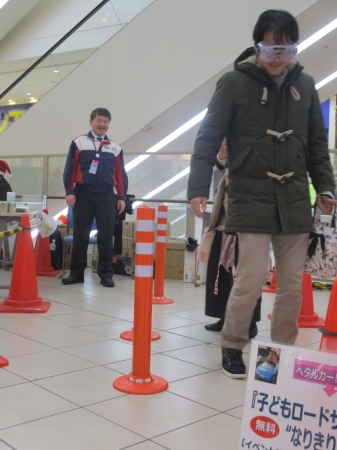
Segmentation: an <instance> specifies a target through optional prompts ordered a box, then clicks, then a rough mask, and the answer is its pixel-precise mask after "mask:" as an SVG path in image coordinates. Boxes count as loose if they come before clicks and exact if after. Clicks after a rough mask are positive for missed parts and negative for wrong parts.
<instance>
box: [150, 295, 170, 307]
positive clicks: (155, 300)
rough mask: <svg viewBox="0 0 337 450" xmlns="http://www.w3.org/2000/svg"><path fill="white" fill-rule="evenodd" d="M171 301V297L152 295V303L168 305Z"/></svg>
mask: <svg viewBox="0 0 337 450" xmlns="http://www.w3.org/2000/svg"><path fill="white" fill-rule="evenodd" d="M171 303H174V302H173V300H172V299H171V298H167V297H152V304H153V305H169V304H171Z"/></svg>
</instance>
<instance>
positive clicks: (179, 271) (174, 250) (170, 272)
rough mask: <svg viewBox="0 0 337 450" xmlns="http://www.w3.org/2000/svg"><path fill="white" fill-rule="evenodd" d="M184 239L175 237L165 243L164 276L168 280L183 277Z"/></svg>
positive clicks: (181, 278)
mask: <svg viewBox="0 0 337 450" xmlns="http://www.w3.org/2000/svg"><path fill="white" fill-rule="evenodd" d="M185 245H186V244H185V241H184V240H181V239H177V240H175V241H173V240H170V241H168V242H167V243H166V265H165V278H166V279H169V280H183V279H184V257H185Z"/></svg>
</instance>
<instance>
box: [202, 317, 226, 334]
mask: <svg viewBox="0 0 337 450" xmlns="http://www.w3.org/2000/svg"><path fill="white" fill-rule="evenodd" d="M223 324H224V321H223V320H222V319H220V320H219V321H218V322H215V323H208V324H207V325H205V328H206V330H208V331H221V330H222V327H223Z"/></svg>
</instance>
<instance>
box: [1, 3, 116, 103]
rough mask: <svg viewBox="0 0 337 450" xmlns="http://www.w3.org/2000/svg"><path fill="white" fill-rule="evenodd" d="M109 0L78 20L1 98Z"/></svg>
mask: <svg viewBox="0 0 337 450" xmlns="http://www.w3.org/2000/svg"><path fill="white" fill-rule="evenodd" d="M108 2H109V0H103V1H102V2H101V3H100V4H99V5H97V6H96V8H94V9H93V10H92V11H91V12H90V13H89V14H87V15H86V16H85V17H84V18H83V19H82V20H81V21H80V22H78V24H77V25H75V26H74V27H73V28H72V29H71V30H70V31H68V33H67V34H65V35H64V36H63V37H62V38H61V39H60V40H59V41H57V42H56V44H55V45H53V46H52V47H51V48H50V49H49V50H48V51H47V52H46V53H45V54H44V55H42V56H41V57H40V58H39V59H38V60H37V61H35V63H34V64H32V65H31V66H30V67H29V68H28V69H27V70H26V71H25V72H24V73H23V74H22V75H20V76H19V78H17V79H16V80H15V81H14V82H13V83H12V84H11V85H10V86H8V88H7V89H5V90H4V91H3V93H2V94H0V100H1V99H2V98H3V97H4V96H5V95H6V94H8V92H10V91H11V90H12V89H13V88H14V87H15V86H16V85H17V84H19V83H20V81H21V80H23V79H24V78H25V77H26V76H27V75H28V74H30V72H31V71H32V70H34V69H35V67H36V66H38V65H39V64H40V63H41V62H42V61H44V60H45V59H46V58H47V57H48V56H49V55H50V54H51V53H53V51H54V50H56V49H57V47H59V46H60V45H61V44H63V42H64V41H66V40H67V39H68V37H70V36H71V35H72V34H74V33H75V31H76V30H78V28H80V27H81V26H82V25H83V24H84V23H85V22H86V21H87V20H89V19H90V17H92V16H93V15H94V14H96V13H97V11H99V10H100V9H101V8H102V7H103V6H104V5H105V4H106V3H108Z"/></svg>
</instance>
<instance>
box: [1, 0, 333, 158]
mask: <svg viewBox="0 0 337 450" xmlns="http://www.w3.org/2000/svg"><path fill="white" fill-rule="evenodd" d="M151 2H152V0H110V1H109V3H108V4H107V5H106V6H105V7H104V8H102V10H101V11H100V12H99V13H97V14H96V15H95V16H94V17H93V18H91V19H90V20H89V21H88V23H86V24H85V25H84V26H83V27H82V28H81V29H80V30H78V31H77V32H76V33H75V34H74V35H73V36H72V37H71V38H70V39H69V40H68V41H66V42H65V43H64V44H62V46H61V47H60V48H59V49H57V50H56V51H55V53H54V54H53V55H51V56H49V57H48V58H47V59H46V60H45V61H44V62H43V63H42V64H41V65H40V66H39V67H38V68H37V69H35V70H34V71H33V72H32V73H31V74H30V75H28V77H27V78H26V79H25V80H24V81H23V82H22V83H21V84H19V85H18V86H17V87H16V88H14V89H13V91H11V93H10V94H8V95H7V96H6V97H5V98H4V99H3V100H2V101H0V105H7V104H8V99H12V100H15V101H16V103H27V102H28V101H29V97H28V96H27V93H28V92H29V93H31V94H32V96H34V97H35V98H38V99H39V98H41V97H42V96H43V95H44V94H45V93H46V92H48V91H49V90H50V89H51V88H52V87H54V86H55V84H57V83H59V82H60V81H61V80H62V79H64V78H65V77H66V76H67V75H68V74H69V73H70V72H71V71H72V70H74V69H75V68H76V67H77V66H78V65H79V64H80V63H81V62H82V61H84V60H85V59H87V58H88V57H89V56H90V55H91V54H92V53H93V52H94V51H95V50H96V49H97V48H98V47H99V46H101V45H102V44H103V42H105V41H106V40H107V39H109V38H110V37H111V36H112V35H113V34H114V33H116V32H117V31H118V30H119V29H121V27H122V26H124V25H125V24H126V23H127V22H128V21H129V20H131V19H132V18H133V17H134V16H135V15H137V14H138V13H139V9H143V8H145V7H147V6H148V5H149V4H150V3H151ZM99 3H100V0H71V1H70V0H48V1H46V0H10V1H9V2H8V3H7V4H6V5H5V6H4V7H3V8H2V9H1V10H0V39H1V40H0V93H1V92H2V91H3V90H4V89H5V88H7V87H8V85H9V84H11V83H12V82H13V81H14V80H15V79H16V78H17V77H18V76H20V75H21V74H22V73H23V71H24V70H25V69H27V67H29V66H30V65H31V64H32V63H33V62H34V61H35V60H36V59H37V58H38V57H39V56H40V55H41V54H43V53H44V52H45V51H46V50H48V48H50V46H51V45H53V44H55V42H57V41H58V40H59V39H60V38H61V37H62V35H63V34H64V33H66V32H67V31H68V30H69V29H70V28H72V27H73V26H74V25H75V24H76V23H78V22H79V20H80V19H81V18H82V17H83V16H85V15H86V14H87V13H88V12H89V11H91V10H92V9H93V8H94V7H95V6H97V4H99ZM137 8H138V10H137ZM51 17H52V19H51ZM335 18H337V0H319V1H317V2H316V3H314V4H313V5H312V6H311V7H310V8H308V9H307V10H305V11H304V12H303V13H302V14H300V15H299V16H298V17H297V20H298V22H299V25H300V31H301V41H303V40H304V39H306V38H307V37H309V36H310V35H311V34H313V33H314V32H315V31H317V30H318V29H320V28H321V27H323V26H324V25H326V24H327V23H329V22H331V21H332V20H334V19H335ZM103 19H106V20H105V21H104V22H103ZM32 24H34V26H32ZM298 59H299V61H300V62H301V64H303V65H304V66H305V71H306V72H307V73H310V74H311V75H312V76H314V78H315V80H316V81H317V82H318V81H321V80H322V79H323V78H325V77H326V76H328V75H330V74H331V73H333V72H335V71H336V70H337V30H335V31H333V32H331V33H330V34H329V35H327V36H325V37H324V38H323V39H321V40H320V41H318V42H317V43H316V44H314V45H313V46H311V47H309V48H308V49H306V50H305V51H303V52H302V53H301V54H300V55H299V57H298ZM54 69H58V70H59V73H54ZM231 69H232V63H231V64H230V65H228V66H227V67H225V68H224V69H223V70H222V71H221V72H219V73H217V74H215V75H214V76H213V77H212V78H211V79H209V80H207V81H206V82H205V83H203V84H202V85H201V86H200V87H199V88H198V89H196V90H194V91H193V92H191V93H190V94H188V95H187V96H185V97H184V98H183V99H182V100H180V101H179V102H178V103H176V104H174V105H173V106H172V107H170V108H169V109H167V110H166V111H164V112H163V113H162V114H160V115H159V116H158V117H155V118H153V120H152V121H151V126H152V128H151V129H150V130H148V131H144V130H140V131H139V132H137V133H136V134H135V135H133V136H132V137H131V138H129V139H128V140H127V141H125V142H124V143H122V144H123V148H124V150H125V153H127V154H135V153H137V154H138V153H144V152H145V151H146V150H147V149H148V148H150V147H151V146H153V145H154V144H156V143H157V142H158V141H159V140H161V139H162V138H163V137H165V136H166V135H168V134H169V133H171V132H172V131H173V130H174V129H176V128H178V127H179V126H180V125H181V124H182V123H184V122H185V121H187V120H189V119H190V118H192V117H193V116H195V115H196V114H197V113H199V112H200V111H202V110H203V109H204V108H205V105H207V103H208V101H209V99H210V98H211V95H212V93H213V91H214V87H215V84H216V81H217V80H218V79H219V78H220V76H221V75H222V74H223V73H225V72H227V71H228V70H231ZM336 92H337V80H335V81H333V82H331V83H329V84H328V85H326V86H325V87H323V88H322V89H320V90H319V95H320V98H321V100H322V101H324V100H326V99H327V98H329V97H331V96H332V95H335V94H336ZM198 128H199V124H197V125H196V126H195V127H193V128H192V129H191V130H190V131H188V132H187V133H185V135H183V136H181V137H180V138H178V139H177V140H176V141H174V142H172V143H171V144H169V145H168V146H166V147H165V148H163V149H162V150H161V151H160V153H161V154H163V153H191V152H192V151H193V143H194V139H195V135H196V132H197V129H198Z"/></svg>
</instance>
